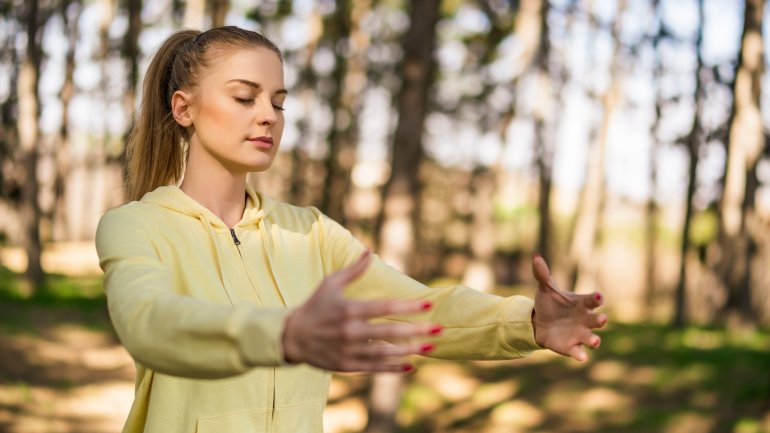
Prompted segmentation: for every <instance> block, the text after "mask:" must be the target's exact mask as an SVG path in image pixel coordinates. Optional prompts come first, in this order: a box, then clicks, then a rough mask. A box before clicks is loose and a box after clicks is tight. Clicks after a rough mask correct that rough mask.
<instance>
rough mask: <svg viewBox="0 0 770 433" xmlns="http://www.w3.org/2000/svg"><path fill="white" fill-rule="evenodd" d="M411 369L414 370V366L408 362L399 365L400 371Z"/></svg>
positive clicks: (405, 371) (407, 371)
mask: <svg viewBox="0 0 770 433" xmlns="http://www.w3.org/2000/svg"><path fill="white" fill-rule="evenodd" d="M412 370H414V367H413V366H411V365H409V364H404V365H402V366H401V371H403V372H404V373H409V372H410V371H412Z"/></svg>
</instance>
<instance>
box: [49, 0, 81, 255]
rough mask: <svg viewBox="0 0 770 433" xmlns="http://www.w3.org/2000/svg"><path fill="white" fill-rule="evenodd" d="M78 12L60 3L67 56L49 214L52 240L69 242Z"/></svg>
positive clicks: (78, 3) (77, 1)
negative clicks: (68, 194) (71, 115)
mask: <svg viewBox="0 0 770 433" xmlns="http://www.w3.org/2000/svg"><path fill="white" fill-rule="evenodd" d="M81 12H82V3H81V1H80V0H75V1H65V2H63V3H62V12H61V14H62V19H63V22H64V28H65V29H66V34H67V39H68V40H67V54H66V56H65V65H64V83H63V84H62V88H61V92H60V93H59V97H60V99H61V105H62V113H61V127H60V128H59V146H58V149H57V151H56V155H55V158H56V175H55V176H56V177H55V179H54V185H53V190H54V205H53V209H50V211H49V217H50V219H51V221H52V224H51V233H52V235H53V238H54V239H55V240H64V239H69V238H70V237H71V236H69V233H68V231H67V179H68V178H69V172H70V162H71V161H70V157H71V155H70V142H69V140H70V134H69V121H68V119H69V108H70V101H71V100H72V96H73V95H74V93H75V82H74V76H75V48H76V45H77V41H78V22H79V21H80V13H81Z"/></svg>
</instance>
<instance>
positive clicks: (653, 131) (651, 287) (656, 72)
mask: <svg viewBox="0 0 770 433" xmlns="http://www.w3.org/2000/svg"><path fill="white" fill-rule="evenodd" d="M652 3H653V7H654V9H655V14H656V17H657V21H658V31H657V33H656V34H655V36H654V37H653V40H652V51H653V53H654V56H655V67H654V69H653V72H652V74H653V83H655V120H654V121H653V123H652V127H651V128H650V195H649V197H648V198H647V203H646V206H645V213H646V227H645V244H646V245H645V250H646V255H647V257H646V260H645V261H646V268H647V271H646V272H645V279H646V280H647V282H646V283H645V285H644V310H645V315H646V316H647V318H648V319H652V315H653V308H654V305H655V302H654V298H655V295H656V291H657V290H656V284H657V282H656V263H655V254H656V250H657V216H658V205H657V201H656V200H655V195H656V194H655V193H656V190H657V186H658V170H657V168H658V166H657V164H658V152H659V148H660V141H659V139H658V130H659V129H660V120H661V113H662V110H663V100H662V95H661V91H660V84H659V83H660V80H661V78H662V76H663V63H662V62H663V60H662V59H661V53H660V52H659V45H660V41H661V40H662V39H663V37H664V34H665V32H664V23H663V19H662V12H661V6H660V1H659V0H653V2H652Z"/></svg>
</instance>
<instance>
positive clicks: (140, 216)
mask: <svg viewBox="0 0 770 433" xmlns="http://www.w3.org/2000/svg"><path fill="white" fill-rule="evenodd" d="M157 211H158V210H157V206H151V205H148V204H147V203H142V202H139V201H132V202H130V203H126V204H124V205H122V206H118V207H115V208H112V209H110V210H108V211H107V212H105V213H104V215H102V217H101V218H100V219H99V224H98V226H97V228H96V241H97V244H99V243H102V242H104V241H108V240H110V239H118V238H125V237H137V236H139V237H150V236H151V234H152V232H153V231H154V229H153V224H152V221H156V220H157V215H155V214H156V213H157Z"/></svg>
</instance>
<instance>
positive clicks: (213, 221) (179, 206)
mask: <svg viewBox="0 0 770 433" xmlns="http://www.w3.org/2000/svg"><path fill="white" fill-rule="evenodd" d="M246 196H247V200H246V209H244V211H243V216H242V217H241V220H240V221H239V222H238V224H236V227H244V226H249V225H254V224H256V225H258V224H259V223H260V222H261V221H262V220H263V219H264V218H266V217H267V216H268V215H269V214H270V212H272V210H273V209H274V208H275V201H274V200H273V199H271V198H270V197H267V196H265V195H264V194H261V193H258V192H256V191H255V190H254V188H253V187H252V186H251V185H249V184H248V183H247V184H246ZM141 201H142V202H144V203H151V204H155V205H158V206H162V207H164V208H166V209H169V210H172V211H174V212H179V213H181V214H184V215H188V216H191V217H193V218H197V219H204V218H205V219H206V220H208V221H209V223H210V225H211V226H213V227H216V228H228V227H227V225H226V224H225V223H224V222H223V221H222V220H221V219H220V218H219V217H218V216H216V215H214V213H213V212H211V211H210V210H208V209H207V208H206V207H204V206H203V205H201V204H200V203H198V202H197V201H195V200H194V199H193V198H192V197H190V196H189V195H187V194H185V193H184V192H183V191H182V190H181V189H179V187H178V186H176V185H166V186H161V187H159V188H156V189H155V190H153V191H150V192H148V193H147V194H145V195H144V197H142V200H141Z"/></svg>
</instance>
